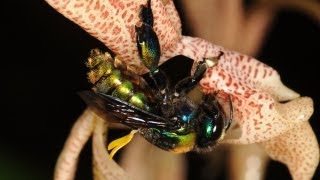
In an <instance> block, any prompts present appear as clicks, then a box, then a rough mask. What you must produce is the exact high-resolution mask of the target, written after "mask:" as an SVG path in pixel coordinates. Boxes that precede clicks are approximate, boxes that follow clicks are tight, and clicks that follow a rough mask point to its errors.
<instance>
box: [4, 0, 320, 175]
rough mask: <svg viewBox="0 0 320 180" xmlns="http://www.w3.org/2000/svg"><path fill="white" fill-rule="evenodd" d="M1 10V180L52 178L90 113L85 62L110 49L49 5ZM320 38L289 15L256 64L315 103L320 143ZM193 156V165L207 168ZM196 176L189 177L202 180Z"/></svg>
mask: <svg viewBox="0 0 320 180" xmlns="http://www.w3.org/2000/svg"><path fill="white" fill-rule="evenodd" d="M0 8H1V12H0V13H1V32H2V33H1V41H0V42H1V45H2V46H1V63H0V64H1V65H0V68H1V71H0V72H1V74H0V94H1V96H0V103H1V107H2V108H1V125H0V127H1V129H0V134H1V144H0V180H2V179H5V180H6V179H52V175H53V169H54V165H55V161H56V159H57V157H58V155H59V153H60V151H61V150H62V147H63V144H64V141H65V140H66V137H67V135H68V133H69V130H70V129H71V127H72V125H73V123H74V121H75V120H76V118H77V117H78V116H79V115H80V114H81V112H82V111H83V109H84V108H85V105H84V103H83V102H82V100H81V99H80V98H79V97H78V96H77V95H76V92H77V91H80V90H84V89H89V88H90V86H89V83H88V82H87V80H86V76H85V71H86V69H85V66H84V61H85V59H86V57H87V56H88V52H89V50H90V49H93V48H96V47H100V48H104V46H103V44H101V43H100V42H99V41H97V40H96V39H94V38H93V37H91V36H89V35H88V34H87V33H86V32H85V31H84V30H82V29H80V28H79V27H78V26H77V25H75V24H73V23H72V22H70V21H69V20H67V19H66V18H64V17H63V16H62V15H60V14H59V13H57V12H56V11H54V10H53V9H52V8H51V7H50V6H49V5H47V4H46V3H45V2H44V1H40V0H39V1H37V0H33V1H32V2H31V1H23V0H20V1H19V0H16V1H10V2H9V1H1V7H0ZM186 25H187V24H185V26H186ZM319 32H320V26H319V21H316V20H313V19H311V18H309V17H307V16H304V15H303V14H301V13H298V12H294V11H290V10H283V11H281V13H280V14H279V15H278V16H277V18H276V19H275V21H274V24H273V26H272V29H271V31H270V33H269V35H268V36H267V39H266V41H265V44H264V46H263V49H262V51H261V53H260V54H259V56H258V57H257V58H258V59H260V60H261V61H263V62H265V63H266V64H268V65H270V66H272V67H274V68H275V69H276V70H278V72H279V73H280V74H281V77H282V81H283V82H284V84H286V85H287V86H288V87H290V88H292V89H294V90H296V91H297V92H299V93H300V94H301V95H303V96H310V97H312V98H313V100H314V103H315V113H314V114H313V116H312V119H311V120H310V121H311V125H312V127H313V129H314V131H315V133H316V135H317V137H318V139H319V137H320V136H319V133H320V130H319V127H320V125H319V124H320V123H319V116H320V113H319V103H320V95H319V93H320V88H319V83H320V80H319V78H320V76H319V67H318V66H317V65H316V62H317V61H318V60H319V55H318V54H319V53H320V45H319V42H320V36H319V35H320V34H319ZM186 33H188V32H186ZM90 148H91V147H90V143H89V145H87V146H86V148H85V150H84V151H83V152H82V154H81V160H80V166H79V171H80V172H79V173H78V174H79V175H78V178H77V179H90V177H91V167H90V166H91V157H90V156H91V154H90V153H91V152H90ZM190 156H193V154H190V155H188V157H189V158H190V162H191V163H193V165H194V164H197V163H199V162H200V161H201V160H200V161H199V160H197V159H196V158H194V157H190ZM195 157H196V156H195ZM195 167H196V166H195ZM318 169H319V168H318ZM197 172H198V171H197V169H196V168H194V171H193V172H189V174H190V176H191V177H197ZM319 174H320V171H319V170H318V171H317V175H316V177H317V178H318V179H319V178H320V175H319ZM267 175H268V176H267V179H272V178H276V177H277V178H280V177H282V178H286V179H289V174H288V171H287V169H286V167H285V166H283V165H281V164H280V163H276V162H272V163H271V164H270V165H269V166H268V173H267Z"/></svg>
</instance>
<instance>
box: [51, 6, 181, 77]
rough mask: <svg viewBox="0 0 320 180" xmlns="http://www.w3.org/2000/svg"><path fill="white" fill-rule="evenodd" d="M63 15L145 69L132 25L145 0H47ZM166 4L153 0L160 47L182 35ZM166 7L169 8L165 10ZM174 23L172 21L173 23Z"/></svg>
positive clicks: (134, 66) (132, 65) (135, 66)
mask: <svg viewBox="0 0 320 180" xmlns="http://www.w3.org/2000/svg"><path fill="white" fill-rule="evenodd" d="M46 1H47V2H48V3H49V4H50V5H51V6H52V7H54V8H55V9H56V10H57V11H58V12H60V13H61V14H63V15H64V16H65V17H67V18H68V19H70V20H71V21H73V22H75V23H76V24H78V25H79V26H81V27H82V28H83V29H84V30H85V31H87V32H88V33H90V34H91V35H92V36H94V37H96V38H97V39H98V40H100V41H101V42H103V43H104V44H105V45H106V46H107V47H108V48H109V49H110V50H112V51H113V52H114V53H116V54H117V55H118V56H119V57H120V59H121V60H125V62H126V64H127V65H129V66H130V68H131V69H133V70H136V71H137V72H138V73H142V72H146V69H145V68H144V67H143V66H142V64H141V62H140V59H139V56H138V52H137V47H136V41H135V29H134V27H135V25H137V24H138V23H139V10H140V7H141V5H142V4H146V0H135V1H128V0H118V1H114V0H91V1H78V0H67V1H65V0H46ZM167 6H168V7H165V6H164V5H163V4H162V2H161V0H152V3H151V7H152V9H153V14H154V19H155V23H154V29H155V31H156V33H157V35H158V37H159V40H160V45H161V49H162V51H164V50H166V49H167V48H169V47H172V46H174V45H175V44H176V43H177V41H178V40H179V38H180V36H181V31H180V28H179V27H180V26H181V25H179V23H180V20H179V19H177V15H176V14H175V13H174V7H173V4H172V2H170V3H168V5H167ZM167 11H168V12H167ZM173 23H174V24H173Z"/></svg>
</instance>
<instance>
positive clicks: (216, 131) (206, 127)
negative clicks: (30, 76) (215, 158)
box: [196, 115, 224, 148]
mask: <svg viewBox="0 0 320 180" xmlns="http://www.w3.org/2000/svg"><path fill="white" fill-rule="evenodd" d="M196 131H197V132H196V134H197V146H198V147H199V148H206V147H210V146H213V145H215V144H216V141H217V140H219V138H220V137H221V135H222V134H223V131H224V121H223V118H222V117H221V116H209V115H204V116H202V117H201V119H200V120H199V123H198V127H197V128H196Z"/></svg>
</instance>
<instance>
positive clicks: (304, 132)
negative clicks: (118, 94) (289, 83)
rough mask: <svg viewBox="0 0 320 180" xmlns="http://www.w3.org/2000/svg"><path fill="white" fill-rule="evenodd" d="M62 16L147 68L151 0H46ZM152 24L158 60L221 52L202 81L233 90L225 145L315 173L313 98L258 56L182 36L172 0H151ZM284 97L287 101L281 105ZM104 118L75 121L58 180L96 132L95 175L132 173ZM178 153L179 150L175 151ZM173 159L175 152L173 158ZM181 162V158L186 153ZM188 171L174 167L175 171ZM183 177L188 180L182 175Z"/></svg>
mask: <svg viewBox="0 0 320 180" xmlns="http://www.w3.org/2000/svg"><path fill="white" fill-rule="evenodd" d="M46 1H47V2H48V3H49V4H50V5H51V6H52V7H53V8H55V9H56V10H57V11H58V12H60V13H61V14H62V15H64V16H65V17H67V18H68V19H70V20H71V21H73V22H75V23H76V24H78V25H79V26H80V27H82V28H83V29H84V30H85V31H87V32H88V33H90V34H91V35H92V36H94V37H95V38H97V39H98V40H100V41H101V42H103V43H104V44H105V45H106V46H107V47H108V48H109V49H110V50H111V51H112V52H113V53H115V54H116V55H117V57H118V58H119V59H120V60H121V61H123V62H124V63H125V64H126V65H127V66H128V67H129V68H130V70H133V71H134V72H136V73H139V74H142V73H145V72H146V71H147V70H146V68H145V67H144V66H143V65H142V63H141V62H140V59H139V56H138V52H137V48H136V43H135V30H134V27H135V25H136V24H137V23H139V17H138V14H139V10H140V6H141V5H142V4H146V1H147V0H46ZM151 7H152V10H153V14H154V19H155V21H154V30H155V32H156V33H157V35H158V37H159V41H160V46H161V52H162V56H161V59H160V63H163V62H165V61H166V60H168V59H170V58H172V57H174V56H177V55H183V56H186V57H189V58H191V59H193V60H194V61H195V62H197V61H200V60H202V59H203V58H206V57H217V56H218V55H220V53H221V52H223V55H222V56H221V57H220V60H219V63H218V65H217V66H214V67H212V68H210V69H209V70H208V71H207V73H206V74H205V76H204V78H203V79H202V80H201V82H200V85H201V87H202V90H203V92H204V93H218V100H219V102H220V103H221V104H222V105H223V106H224V104H225V105H226V106H227V105H228V104H227V103H226V102H227V100H226V98H228V96H230V97H231V100H232V103H233V106H234V121H235V122H234V125H233V127H234V128H238V129H239V130H240V131H239V132H240V133H239V134H237V135H236V136H231V135H230V136H229V137H228V135H227V138H226V139H225V140H224V141H222V143H230V144H253V143H255V144H257V145H258V146H260V147H261V148H262V149H264V150H265V151H266V152H267V154H268V155H269V156H270V157H271V158H272V159H274V160H278V161H280V162H283V163H284V164H286V165H287V167H288V168H289V171H290V173H291V175H292V177H293V178H294V179H311V178H312V176H313V174H314V172H315V169H316V167H317V165H318V163H319V145H318V142H317V139H316V136H315V134H314V132H313V131H312V129H311V127H310V124H309V122H308V120H309V118H310V116H311V115H312V113H313V101H312V99H311V98H309V97H300V95H299V94H298V93H296V92H294V91H293V90H291V89H289V88H288V87H286V86H285V85H283V84H282V82H281V80H280V76H279V74H278V72H277V71H275V70H274V69H272V68H271V67H269V66H267V65H265V64H263V63H262V62H259V61H258V60H256V59H254V58H252V57H249V56H247V55H244V54H240V53H238V52H235V51H230V50H228V49H225V48H223V47H221V46H218V45H214V44H212V43H210V42H208V41H206V40H204V39H200V38H196V37H189V36H183V35H182V34H181V22H180V18H179V16H178V13H177V11H176V9H175V6H174V4H173V2H172V1H170V0H169V1H161V0H152V3H151ZM283 102H286V103H283ZM106 129H107V128H106V124H105V122H104V121H103V120H101V119H99V118H98V117H96V116H95V115H94V114H93V113H92V112H90V111H89V110H86V111H85V112H84V114H83V115H82V116H81V117H80V118H79V120H78V121H77V122H76V124H75V125H74V127H73V129H72V131H71V134H70V136H69V138H68V140H67V142H66V144H65V147H64V150H63V151H62V153H61V155H60V157H59V159H58V163H57V166H56V172H55V179H56V180H64V179H73V178H74V174H75V171H76V163H77V160H78V157H79V153H80V151H81V149H82V147H83V146H84V144H85V142H86V141H87V140H88V138H90V136H91V135H93V154H94V158H93V160H94V176H95V178H96V179H108V178H109V179H130V175H129V174H128V173H126V172H125V171H124V170H123V169H122V168H120V167H119V166H118V165H117V164H116V163H115V162H114V161H112V160H109V159H108V157H107V156H108V153H107V151H106V149H105V145H104V136H103V135H104V133H105V131H106ZM177 157H178V156H177ZM173 158H174V157H173ZM180 161H183V160H181V159H180ZM178 171H179V172H182V171H183V170H182V169H179V168H178V170H176V171H173V170H171V171H170V172H168V174H169V175H173V174H175V173H178ZM181 179H183V178H182V177H181Z"/></svg>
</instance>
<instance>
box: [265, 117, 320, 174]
mask: <svg viewBox="0 0 320 180" xmlns="http://www.w3.org/2000/svg"><path fill="white" fill-rule="evenodd" d="M260 145H261V146H262V147H263V148H264V149H265V151H266V152H267V153H268V154H269V156H270V157H271V158H272V159H274V160H277V161H280V162H283V163H284V164H286V165H287V167H288V168H289V171H290V173H291V175H292V177H293V179H299V180H304V179H306V180H308V179H311V178H312V176H313V174H314V172H315V170H316V168H317V166H318V164H319V144H318V142H317V139H316V136H315V134H314V133H313V131H312V128H311V126H310V124H309V123H308V122H304V123H302V124H298V125H296V126H295V127H294V128H293V129H292V130H291V131H288V132H286V133H285V134H283V135H281V136H278V137H275V138H273V139H270V140H268V141H265V142H263V143H261V144H260Z"/></svg>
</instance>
